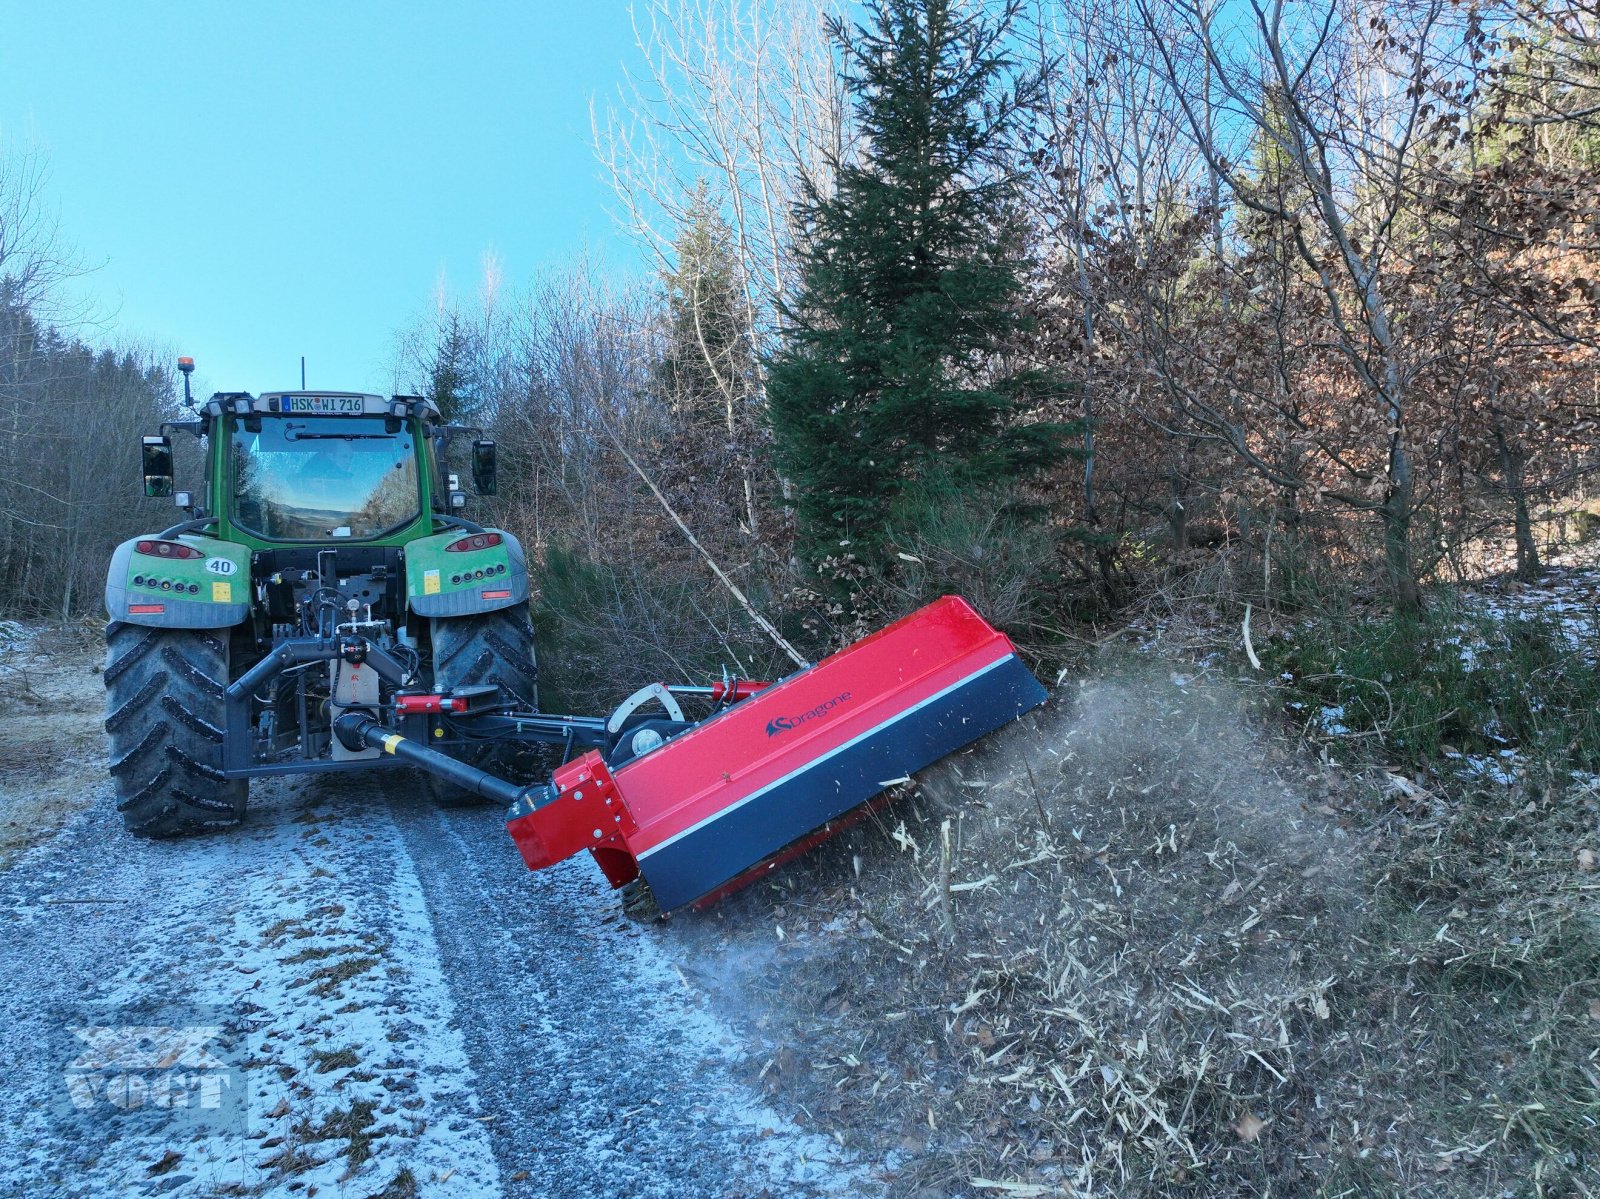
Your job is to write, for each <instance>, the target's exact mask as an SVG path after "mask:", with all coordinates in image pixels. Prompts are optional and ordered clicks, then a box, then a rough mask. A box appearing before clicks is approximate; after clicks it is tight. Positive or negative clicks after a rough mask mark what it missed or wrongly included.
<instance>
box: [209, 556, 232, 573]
mask: <svg viewBox="0 0 1600 1199" xmlns="http://www.w3.org/2000/svg"><path fill="white" fill-rule="evenodd" d="M238 569H239V568H238V566H237V565H235V564H234V561H233V559H232V558H207V559H206V570H207V571H209V572H210V573H211V574H214V575H231V574H235V573H237V571H238Z"/></svg>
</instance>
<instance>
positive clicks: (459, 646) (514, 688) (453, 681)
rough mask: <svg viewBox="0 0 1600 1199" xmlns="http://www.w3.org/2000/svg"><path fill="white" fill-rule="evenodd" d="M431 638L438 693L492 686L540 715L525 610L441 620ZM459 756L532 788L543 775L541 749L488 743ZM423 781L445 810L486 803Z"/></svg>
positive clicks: (536, 674) (536, 670) (530, 631)
mask: <svg viewBox="0 0 1600 1199" xmlns="http://www.w3.org/2000/svg"><path fill="white" fill-rule="evenodd" d="M432 636H433V689H434V690H435V691H438V692H441V693H443V692H447V691H451V690H454V689H455V688H457V687H472V686H478V685H481V684H484V683H492V684H494V685H495V686H497V687H499V688H500V694H501V698H502V699H503V700H505V701H506V702H508V703H511V704H514V705H515V706H516V707H517V708H518V709H519V710H520V711H523V712H536V711H538V709H539V665H538V662H537V661H536V660H535V657H534V651H533V625H532V624H531V623H529V620H528V611H527V609H526V608H525V607H522V606H520V605H519V606H517V607H514V608H501V609H500V610H499V611H498V612H485V613H483V614H481V615H478V616H459V617H454V618H450V619H437V620H435V621H433V626H432ZM454 756H456V757H457V758H459V759H460V760H461V761H463V762H466V763H468V764H469V765H472V766H477V767H479V768H480V769H482V770H487V771H489V772H491V773H493V774H498V775H502V776H504V777H505V778H509V779H511V780H512V781H513V782H532V781H534V778H535V777H536V776H537V775H538V774H540V773H542V756H541V755H540V753H539V751H538V749H537V748H533V747H529V746H527V745H521V744H517V743H514V742H503V743H501V744H494V743H492V742H483V743H480V744H478V745H471V746H468V747H464V748H462V749H459V750H457V751H455V754H454ZM423 778H424V779H425V780H426V782H425V785H426V787H427V790H428V794H429V795H431V796H432V797H433V800H434V802H435V803H438V804H441V805H443V806H445V807H459V806H461V805H463V804H478V803H483V802H484V800H483V799H482V798H481V797H479V796H477V795H474V794H473V793H472V792H470V791H468V790H466V789H465V788H463V787H457V786H456V785H454V784H453V783H447V782H445V781H444V780H443V779H440V778H437V777H435V776H434V775H431V774H424V775H423Z"/></svg>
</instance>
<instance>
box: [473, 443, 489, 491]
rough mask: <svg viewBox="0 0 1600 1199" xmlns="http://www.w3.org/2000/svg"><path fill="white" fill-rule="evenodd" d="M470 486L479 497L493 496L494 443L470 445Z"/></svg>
mask: <svg viewBox="0 0 1600 1199" xmlns="http://www.w3.org/2000/svg"><path fill="white" fill-rule="evenodd" d="M472 485H473V486H474V487H476V488H477V489H478V494H479V495H493V494H494V442H492V441H475V442H473V443H472Z"/></svg>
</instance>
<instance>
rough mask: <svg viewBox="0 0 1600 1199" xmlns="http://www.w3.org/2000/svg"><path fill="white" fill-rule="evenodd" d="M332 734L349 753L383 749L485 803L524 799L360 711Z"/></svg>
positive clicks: (516, 790) (338, 722)
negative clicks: (392, 730)
mask: <svg viewBox="0 0 1600 1199" xmlns="http://www.w3.org/2000/svg"><path fill="white" fill-rule="evenodd" d="M333 732H334V735H335V736H337V737H338V738H339V740H340V741H341V742H342V743H343V744H344V746H345V748H347V749H352V750H360V749H381V750H382V751H383V752H384V753H386V754H392V755H394V756H395V757H397V758H400V759H402V760H404V761H406V762H410V763H411V764H412V765H413V766H416V767H419V768H420V769H422V770H426V771H427V772H428V773H429V774H434V775H437V776H439V777H440V778H442V779H444V780H445V781H446V782H451V783H454V784H455V785H456V786H458V787H464V788H465V789H466V790H468V791H471V792H472V793H473V794H474V795H481V796H483V797H484V798H485V799H496V800H499V801H500V802H501V803H503V804H513V803H516V801H517V800H518V799H520V798H522V794H523V791H524V788H522V787H519V786H517V785H516V784H515V783H510V782H507V781H506V780H505V779H502V778H496V777H495V776H494V775H492V774H490V773H489V772H488V771H486V770H479V769H478V768H477V767H476V766H468V765H467V764H466V763H465V762H458V761H456V759H454V758H452V757H450V756H449V755H447V754H442V753H440V752H439V751H438V750H433V749H429V748H428V747H427V746H425V745H418V744H417V743H416V742H415V741H413V740H412V739H411V738H410V737H402V736H401V735H400V734H399V733H391V732H389V731H388V730H387V729H385V728H384V727H383V725H381V724H379V723H378V721H377V720H376V719H374V718H373V717H372V715H371V714H370V713H367V712H361V711H349V712H345V713H343V714H342V715H341V716H339V717H338V719H336V720H335V721H334V722H333Z"/></svg>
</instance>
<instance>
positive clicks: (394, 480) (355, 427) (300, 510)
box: [233, 416, 421, 541]
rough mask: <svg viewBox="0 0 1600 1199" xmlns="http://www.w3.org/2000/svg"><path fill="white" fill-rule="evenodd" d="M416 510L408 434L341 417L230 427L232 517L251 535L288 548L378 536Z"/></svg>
mask: <svg viewBox="0 0 1600 1199" xmlns="http://www.w3.org/2000/svg"><path fill="white" fill-rule="evenodd" d="M249 423H250V424H257V423H258V422H257V421H251V422H249ZM420 510H421V500H420V496H419V491H418V486H417V455H416V452H415V450H414V449H413V447H412V435H411V433H410V432H409V431H400V432H394V433H390V432H386V431H385V427H384V422H383V421H381V420H374V419H372V418H370V417H367V418H360V417H341V416H313V417H308V418H306V419H301V420H294V419H286V418H282V417H271V416H269V417H265V418H264V419H261V420H260V421H259V427H258V428H256V429H251V428H249V427H248V426H247V425H246V424H245V422H244V421H240V422H239V423H238V424H237V425H235V426H234V430H233V516H234V519H235V520H236V521H237V522H238V523H239V524H240V525H241V526H242V527H244V528H245V529H247V530H249V531H250V532H252V533H257V534H259V535H260V536H262V537H268V538H272V539H273V540H285V541H315V540H321V539H323V538H326V537H352V538H364V537H379V536H382V535H383V534H384V533H388V532H392V531H393V530H395V529H397V528H399V527H400V526H402V525H404V524H407V523H409V522H410V521H412V520H414V519H415V518H416V516H417V513H418V512H419V511H420Z"/></svg>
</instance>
